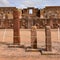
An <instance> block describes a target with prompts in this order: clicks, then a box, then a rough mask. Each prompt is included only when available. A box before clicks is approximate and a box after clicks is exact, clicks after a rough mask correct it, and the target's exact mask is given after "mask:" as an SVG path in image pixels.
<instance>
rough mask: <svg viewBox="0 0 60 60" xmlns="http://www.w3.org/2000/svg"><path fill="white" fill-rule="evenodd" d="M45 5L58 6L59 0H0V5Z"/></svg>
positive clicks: (37, 6)
mask: <svg viewBox="0 0 60 60" xmlns="http://www.w3.org/2000/svg"><path fill="white" fill-rule="evenodd" d="M45 6H60V0H0V7H17V8H27V7H36V8H44V7H45Z"/></svg>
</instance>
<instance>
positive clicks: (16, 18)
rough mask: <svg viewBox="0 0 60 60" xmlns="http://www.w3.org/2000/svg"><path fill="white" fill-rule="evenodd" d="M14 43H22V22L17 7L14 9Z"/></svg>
mask: <svg viewBox="0 0 60 60" xmlns="http://www.w3.org/2000/svg"><path fill="white" fill-rule="evenodd" d="M13 18H14V22H13V44H16V45H20V33H19V29H20V23H19V12H18V10H17V9H14V10H13Z"/></svg>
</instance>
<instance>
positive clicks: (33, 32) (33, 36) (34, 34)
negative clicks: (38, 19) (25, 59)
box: [31, 26, 37, 49]
mask: <svg viewBox="0 0 60 60" xmlns="http://www.w3.org/2000/svg"><path fill="white" fill-rule="evenodd" d="M31 47H32V48H34V49H36V48H37V32H36V26H32V29H31Z"/></svg>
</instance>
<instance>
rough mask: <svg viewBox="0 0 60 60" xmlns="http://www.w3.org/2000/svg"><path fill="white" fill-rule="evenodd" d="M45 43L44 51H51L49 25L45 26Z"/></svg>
mask: <svg viewBox="0 0 60 60" xmlns="http://www.w3.org/2000/svg"><path fill="white" fill-rule="evenodd" d="M45 37H46V40H45V43H46V51H52V45H51V28H50V26H46V27H45Z"/></svg>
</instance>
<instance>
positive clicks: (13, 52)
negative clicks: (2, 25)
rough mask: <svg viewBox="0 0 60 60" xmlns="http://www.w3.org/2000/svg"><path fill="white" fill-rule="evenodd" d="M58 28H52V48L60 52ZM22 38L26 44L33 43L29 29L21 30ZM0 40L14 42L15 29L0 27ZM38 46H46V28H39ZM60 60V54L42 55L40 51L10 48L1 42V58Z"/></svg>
mask: <svg viewBox="0 0 60 60" xmlns="http://www.w3.org/2000/svg"><path fill="white" fill-rule="evenodd" d="M58 34H59V33H58V30H57V29H55V30H51V40H52V48H54V49H55V50H56V51H57V52H59V53H60V38H58V37H60V36H59V35H58ZM20 40H21V43H20V44H23V45H24V46H30V45H31V33H30V29H29V30H24V29H21V30H20ZM0 42H5V43H13V30H12V29H5V30H4V29H0ZM37 42H38V43H37V47H38V48H44V47H45V32H44V29H40V30H37ZM24 59H25V60H60V55H41V53H40V52H26V51H25V49H24V48H8V47H7V45H5V44H2V43H0V60H24Z"/></svg>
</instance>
